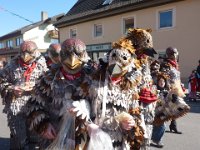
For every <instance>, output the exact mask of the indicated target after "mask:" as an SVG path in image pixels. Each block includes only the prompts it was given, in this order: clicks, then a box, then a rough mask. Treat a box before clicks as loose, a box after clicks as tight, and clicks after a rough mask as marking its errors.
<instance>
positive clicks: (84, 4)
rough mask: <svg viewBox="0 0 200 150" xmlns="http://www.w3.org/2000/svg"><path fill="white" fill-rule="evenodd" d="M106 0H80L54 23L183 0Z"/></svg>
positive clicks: (101, 16) (71, 22)
mask: <svg viewBox="0 0 200 150" xmlns="http://www.w3.org/2000/svg"><path fill="white" fill-rule="evenodd" d="M104 1H105V0H78V2H77V3H76V4H75V5H74V6H73V7H72V8H71V9H70V10H69V11H68V13H67V14H66V15H65V16H64V17H63V18H62V19H60V20H59V21H57V22H56V23H55V24H54V25H55V26H56V27H65V26H70V25H74V24H78V23H81V22H86V21H90V20H95V19H99V18H103V17H109V16H113V15H117V14H120V13H125V12H129V11H135V10H140V9H144V8H148V7H154V6H159V5H164V4H167V3H172V2H177V1H181V0H113V1H112V3H110V4H107V5H103V3H104Z"/></svg>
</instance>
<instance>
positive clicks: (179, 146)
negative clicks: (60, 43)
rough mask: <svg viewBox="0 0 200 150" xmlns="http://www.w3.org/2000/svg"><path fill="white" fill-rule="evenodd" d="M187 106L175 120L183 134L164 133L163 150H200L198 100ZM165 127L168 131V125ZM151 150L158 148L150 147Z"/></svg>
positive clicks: (5, 133)
mask: <svg viewBox="0 0 200 150" xmlns="http://www.w3.org/2000/svg"><path fill="white" fill-rule="evenodd" d="M0 103H1V101H0ZM188 104H189V105H190V106H191V110H190V113H188V114H187V115H186V116H184V117H182V118H180V119H178V120H177V124H178V130H180V131H182V132H183V134H181V135H180V134H174V133H169V132H165V135H164V137H163V143H164V144H165V146H164V148H162V149H163V150H200V100H198V102H190V103H189V102H188ZM2 108H3V106H2V105H0V150H9V129H8V127H7V122H6V116H5V114H3V113H2ZM166 127H167V129H166V130H167V131H169V123H167V124H166ZM151 150H158V148H154V147H151Z"/></svg>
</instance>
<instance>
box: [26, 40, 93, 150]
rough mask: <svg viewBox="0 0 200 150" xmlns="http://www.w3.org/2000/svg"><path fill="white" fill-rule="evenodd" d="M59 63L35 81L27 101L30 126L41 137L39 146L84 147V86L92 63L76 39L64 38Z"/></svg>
mask: <svg viewBox="0 0 200 150" xmlns="http://www.w3.org/2000/svg"><path fill="white" fill-rule="evenodd" d="M59 57H60V62H61V67H60V68H58V69H57V71H56V72H54V71H53V72H52V71H51V70H50V71H49V72H47V73H46V75H45V76H43V78H41V80H40V82H39V83H38V84H37V85H36V88H35V95H34V98H33V99H32V100H31V101H30V102H29V112H27V114H28V122H29V125H30V130H32V131H35V132H37V133H38V134H39V135H40V136H41V137H42V138H43V140H42V144H41V148H42V149H44V148H46V149H56V150H57V149H62V150H64V149H66V150H74V149H81V148H85V147H86V145H87V141H88V136H87V133H86V125H85V122H87V121H88V120H89V118H90V101H88V99H87V95H88V94H87V93H88V91H87V90H86V89H87V86H88V85H90V82H91V79H90V75H91V74H92V73H93V72H94V71H95V68H94V67H93V66H95V65H93V64H94V63H93V62H92V61H89V60H90V58H89V56H88V55H87V52H86V46H85V44H84V43H83V42H82V41H81V40H79V39H67V40H65V41H64V42H63V43H62V45H61V51H60V55H59Z"/></svg>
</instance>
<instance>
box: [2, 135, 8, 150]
mask: <svg viewBox="0 0 200 150" xmlns="http://www.w3.org/2000/svg"><path fill="white" fill-rule="evenodd" d="M9 145H10V139H9V138H3V137H0V149H2V150H9Z"/></svg>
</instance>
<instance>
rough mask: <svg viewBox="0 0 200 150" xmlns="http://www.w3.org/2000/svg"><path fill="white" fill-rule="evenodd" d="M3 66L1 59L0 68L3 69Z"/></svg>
mask: <svg viewBox="0 0 200 150" xmlns="http://www.w3.org/2000/svg"><path fill="white" fill-rule="evenodd" d="M3 67H4V63H3V61H0V70H1V69H3Z"/></svg>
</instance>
